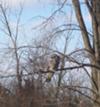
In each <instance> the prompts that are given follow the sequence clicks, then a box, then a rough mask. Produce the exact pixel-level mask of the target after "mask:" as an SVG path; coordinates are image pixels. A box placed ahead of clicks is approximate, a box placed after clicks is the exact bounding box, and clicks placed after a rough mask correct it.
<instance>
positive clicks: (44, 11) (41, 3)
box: [0, 0, 91, 58]
mask: <svg viewBox="0 0 100 107" xmlns="http://www.w3.org/2000/svg"><path fill="white" fill-rule="evenodd" d="M69 1H70V0H69ZM0 3H2V4H3V5H4V6H8V7H9V8H11V10H12V11H10V12H11V14H10V15H11V16H9V18H10V24H11V28H12V30H13V29H14V28H15V26H16V15H15V13H17V14H18V12H19V11H20V6H23V12H22V15H21V22H20V26H22V27H21V28H20V31H21V32H20V36H19V37H18V40H19V44H20V45H22V44H27V43H30V42H32V40H33V38H34V37H36V36H37V35H38V33H39V32H35V31H34V30H33V28H34V26H36V25H38V24H40V23H41V22H42V19H41V18H40V16H43V17H48V16H50V15H51V13H52V12H53V11H54V10H56V9H57V8H58V6H57V5H56V2H55V1H54V0H1V1H0ZM65 10H67V11H66V15H65V17H63V18H62V15H57V19H56V20H57V22H56V23H57V25H60V24H62V23H64V22H65V23H66V24H67V23H69V22H68V21H69V20H70V17H69V16H70V14H71V13H70V12H71V10H70V8H69V7H67V8H65ZM83 14H84V16H85V17H87V18H86V23H87V24H88V26H90V25H89V21H90V20H91V19H90V17H89V15H86V9H85V10H84V11H83ZM73 22H74V23H76V19H75V18H73ZM56 23H53V24H51V25H49V26H48V28H49V30H50V28H51V26H52V27H56ZM40 33H41V32H40ZM42 33H43V32H42ZM0 34H1V35H2V36H0V48H2V47H6V46H8V47H9V46H10V40H9V38H8V37H7V36H5V35H4V34H3V33H2V32H0ZM74 35H75V36H74ZM80 35H81V34H80V33H79V32H74V34H73V36H72V41H70V44H71V45H70V46H69V47H68V51H70V52H71V51H73V49H74V48H75V47H76V46H77V48H81V47H82V45H80V44H79V41H80V42H82V41H81V36H80ZM38 39H39V38H38ZM63 43H64V42H63V40H62V41H60V42H59V45H60V48H59V49H61V47H62V45H63ZM0 54H1V53H0ZM3 57H4V58H5V56H3Z"/></svg>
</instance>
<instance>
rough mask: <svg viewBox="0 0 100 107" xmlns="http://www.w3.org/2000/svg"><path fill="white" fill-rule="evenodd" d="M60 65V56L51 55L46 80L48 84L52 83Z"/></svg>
mask: <svg viewBox="0 0 100 107" xmlns="http://www.w3.org/2000/svg"><path fill="white" fill-rule="evenodd" d="M59 64H60V56H59V55H57V54H53V55H51V57H50V60H49V63H48V69H47V70H48V71H49V73H48V75H47V79H46V81H47V82H49V81H51V78H52V76H53V74H54V73H55V71H57V69H58V67H59Z"/></svg>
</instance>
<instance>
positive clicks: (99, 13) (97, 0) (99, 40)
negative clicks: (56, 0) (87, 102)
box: [72, 0, 100, 107]
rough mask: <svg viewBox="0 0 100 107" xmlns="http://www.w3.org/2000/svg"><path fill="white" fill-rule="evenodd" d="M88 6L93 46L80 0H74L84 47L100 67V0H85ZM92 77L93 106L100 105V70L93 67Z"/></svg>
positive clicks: (99, 106) (92, 60) (93, 61)
mask: <svg viewBox="0 0 100 107" xmlns="http://www.w3.org/2000/svg"><path fill="white" fill-rule="evenodd" d="M84 1H85V3H86V6H87V8H88V10H89V13H90V16H91V19H92V22H91V23H92V30H93V40H92V42H93V46H91V43H90V42H91V41H90V40H89V35H88V33H87V31H88V29H87V28H86V25H85V23H84V20H85V19H84V18H83V16H82V12H81V8H80V3H79V0H72V3H73V6H74V9H75V14H76V18H77V21H78V23H79V26H80V29H81V33H82V37H83V42H84V47H85V49H86V50H88V52H89V53H90V55H91V56H90V57H89V60H90V63H91V64H93V65H96V66H99V67H100V0H84ZM91 70H92V79H93V80H94V83H93V84H92V88H93V90H94V91H95V92H96V94H95V95H94V94H93V98H94V100H95V101H94V105H93V107H100V70H99V69H96V68H92V67H91Z"/></svg>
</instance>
